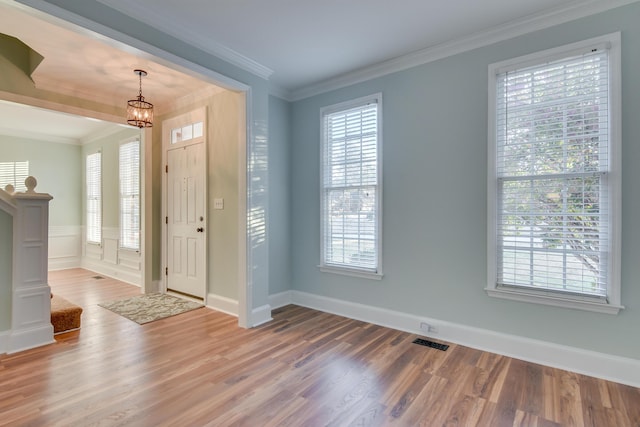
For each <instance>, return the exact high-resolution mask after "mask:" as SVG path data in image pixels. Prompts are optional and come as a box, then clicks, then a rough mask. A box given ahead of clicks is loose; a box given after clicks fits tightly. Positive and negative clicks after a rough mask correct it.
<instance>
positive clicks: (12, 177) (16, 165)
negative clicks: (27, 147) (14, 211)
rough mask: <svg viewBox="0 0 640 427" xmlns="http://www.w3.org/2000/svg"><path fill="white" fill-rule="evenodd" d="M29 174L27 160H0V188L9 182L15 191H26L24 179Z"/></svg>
mask: <svg viewBox="0 0 640 427" xmlns="http://www.w3.org/2000/svg"><path fill="white" fill-rule="evenodd" d="M28 176H29V162H28V161H25V162H0V188H2V189H3V190H4V188H5V187H6V186H7V185H9V184H11V185H13V188H14V190H15V191H16V192H18V191H21V192H24V191H27V187H26V186H25V185H24V180H25V179H27V177H28Z"/></svg>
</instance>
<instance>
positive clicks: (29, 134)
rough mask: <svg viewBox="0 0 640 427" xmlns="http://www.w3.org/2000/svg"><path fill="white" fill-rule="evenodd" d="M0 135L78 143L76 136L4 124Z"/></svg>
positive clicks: (60, 142)
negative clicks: (16, 127) (64, 135)
mask: <svg viewBox="0 0 640 427" xmlns="http://www.w3.org/2000/svg"><path fill="white" fill-rule="evenodd" d="M0 135H3V136H10V137H13V138H24V139H32V140H36V141H41V142H55V143H57V144H70V145H80V140H79V139H76V138H65V137H62V136H53V135H49V134H46V133H40V132H33V131H30V130H25V129H12V128H10V127H6V126H0Z"/></svg>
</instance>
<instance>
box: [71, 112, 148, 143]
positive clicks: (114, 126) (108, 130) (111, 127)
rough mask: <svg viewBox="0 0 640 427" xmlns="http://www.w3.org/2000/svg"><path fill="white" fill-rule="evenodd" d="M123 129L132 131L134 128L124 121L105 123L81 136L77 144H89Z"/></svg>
mask: <svg viewBox="0 0 640 427" xmlns="http://www.w3.org/2000/svg"><path fill="white" fill-rule="evenodd" d="M123 119H124V118H123ZM125 129H130V130H132V131H133V130H136V129H135V128H134V127H133V126H131V125H128V124H125V123H110V124H107V125H105V126H104V127H103V128H100V129H98V130H97V131H95V132H92V133H90V134H89V135H86V136H84V137H82V138H81V139H80V141H79V144H80V145H87V144H91V143H92V142H95V141H98V140H100V139H102V138H107V137H109V136H111V135H115V134H117V133H119V132H122V131H124V130H125Z"/></svg>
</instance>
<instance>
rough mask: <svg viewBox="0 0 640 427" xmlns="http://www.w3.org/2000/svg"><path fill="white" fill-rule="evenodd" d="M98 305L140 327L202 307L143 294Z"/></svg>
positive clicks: (167, 296)
mask: <svg viewBox="0 0 640 427" xmlns="http://www.w3.org/2000/svg"><path fill="white" fill-rule="evenodd" d="M98 305H99V306H100V307H103V308H106V309H107V310H111V311H113V312H114V313H116V314H119V315H120V316H122V317H126V318H127V319H129V320H133V321H134V322H136V323H138V324H140V325H143V324H145V323H149V322H153V321H155V320H160V319H164V318H165V317H170V316H175V315H177V314H182V313H186V312H187V311H191V310H195V309H196V308H201V307H204V305H202V304H200V303H197V302H192V301H187V300H184V299H182V298H178V297H174V296H173V295H167V294H144V295H138V296H135V297H131V298H127V299H123V300H119V301H111V302H105V303H102V304H98Z"/></svg>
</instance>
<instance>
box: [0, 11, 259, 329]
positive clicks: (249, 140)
mask: <svg viewBox="0 0 640 427" xmlns="http://www.w3.org/2000/svg"><path fill="white" fill-rule="evenodd" d="M14 3H15V4H14V5H13V6H14V7H18V8H21V9H22V10H23V11H24V12H25V13H28V14H31V15H35V16H38V17H39V18H41V19H45V20H47V21H49V22H51V23H52V24H54V25H58V26H64V27H65V28H66V29H68V30H71V31H74V32H76V33H78V34H81V35H83V36H85V37H90V38H94V39H98V40H100V41H101V42H103V43H106V44H108V45H110V46H113V47H116V48H118V49H122V50H126V51H129V52H131V53H132V54H133V55H136V56H138V57H140V58H144V59H147V60H151V61H154V62H157V63H159V64H162V65H164V66H166V67H169V68H172V69H174V70H176V71H180V72H183V73H186V74H189V75H191V76H193V77H196V78H199V79H201V80H203V81H205V82H208V83H211V84H213V85H216V86H219V87H223V88H225V89H228V90H232V91H236V92H240V93H243V94H244V101H245V103H244V106H243V108H242V111H239V114H241V118H240V120H241V122H242V125H241V127H242V131H243V132H242V134H241V136H240V138H239V141H238V143H239V144H238V145H239V146H238V149H239V152H238V157H239V161H238V192H239V194H238V196H239V201H238V209H239V216H240V218H239V224H238V225H239V230H238V236H237V237H238V242H239V248H238V283H237V286H238V324H239V326H241V327H245V328H246V327H252V326H253V325H254V320H253V317H254V315H253V291H254V290H253V272H252V270H253V264H254V262H255V261H254V260H253V258H254V250H253V248H252V246H251V245H249V244H248V240H249V239H250V234H251V233H250V231H249V229H248V219H247V217H248V215H249V209H248V207H249V205H250V204H253V201H252V200H250V198H249V188H250V186H249V182H250V175H251V174H252V172H250V171H249V170H248V159H247V157H248V155H249V154H250V153H251V151H252V147H253V145H254V143H256V135H255V134H254V118H253V108H254V101H253V96H252V86H251V85H250V84H247V83H242V82H241V81H239V80H236V79H234V78H231V77H227V76H225V75H223V74H221V73H219V72H216V71H214V70H213V69H211V68H206V67H204V66H202V65H200V64H197V63H195V62H193V61H190V60H188V59H185V58H183V57H180V56H178V55H176V54H173V53H171V52H169V51H167V50H164V49H161V48H158V47H156V46H154V45H151V44H149V43H147V42H144V41H142V40H140V39H137V38H135V37H132V36H130V35H128V34H126V33H124V32H122V31H120V30H117V29H114V28H111V27H106V26H104V25H102V24H100V23H98V22H96V21H92V20H91V19H89V18H86V17H83V16H81V15H79V14H76V13H74V12H73V11H72V10H71V9H65V8H63V7H59V6H55V5H53V4H51V3H50V2H48V1H45V0H17V1H16V2H14ZM61 21H62V23H61ZM87 30H89V31H87ZM267 71H268V70H267ZM262 73H266V71H265V70H262ZM269 74H270V73H266V74H265V75H264V76H262V77H261V78H263V79H268V75H269ZM258 75H259V73H258ZM6 96H7V95H6V94H2V97H3V99H6V98H5V97H6ZM68 108H69V107H68ZM69 109H73V108H72V107H71V108H69ZM63 110H64V109H63ZM120 119H121V118H120ZM150 133H151V130H150V129H146V130H145V136H148V135H149V134H150ZM152 141H153V140H152V138H150V137H149V138H147V137H145V144H144V150H145V154H144V155H145V163H146V165H147V166H146V167H145V169H144V194H145V201H144V206H145V213H144V219H143V220H142V221H143V224H144V226H143V227H144V229H143V231H142V232H143V233H144V241H145V246H146V248H147V249H150V248H151V247H152V243H153V232H154V230H153V219H154V218H153V209H151V208H152V206H153V201H152V195H153V186H152V177H153V167H152V165H151V161H150V160H152V158H153V156H152V146H153V144H152ZM147 208H148V209H147ZM266 250H267V253H268V249H266ZM152 252H153V251H152V250H146V251H145V253H144V265H145V266H146V267H147V268H145V269H144V280H143V281H144V287H145V291H147V290H149V289H154V290H157V289H158V288H159V283H158V282H156V281H155V280H153V278H152V270H153V269H152V265H153V253H152ZM260 258H261V260H263V259H262V258H264V257H263V256H260ZM157 273H158V274H159V273H161V272H160V271H158V272H157Z"/></svg>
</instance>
